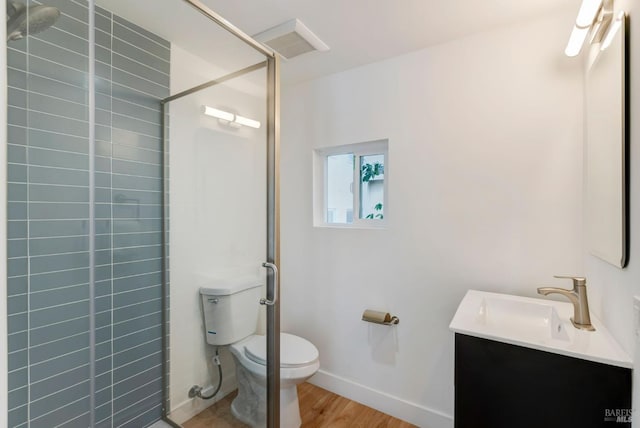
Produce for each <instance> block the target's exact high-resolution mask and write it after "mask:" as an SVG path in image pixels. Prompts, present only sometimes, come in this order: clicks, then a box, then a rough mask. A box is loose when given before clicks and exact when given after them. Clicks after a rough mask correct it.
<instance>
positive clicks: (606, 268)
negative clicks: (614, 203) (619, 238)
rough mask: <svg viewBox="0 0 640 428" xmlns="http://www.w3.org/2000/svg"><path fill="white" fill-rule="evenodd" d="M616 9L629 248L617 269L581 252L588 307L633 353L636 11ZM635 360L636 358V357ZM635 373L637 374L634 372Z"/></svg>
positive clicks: (626, 5) (637, 403)
mask: <svg viewBox="0 0 640 428" xmlns="http://www.w3.org/2000/svg"><path fill="white" fill-rule="evenodd" d="M615 6H616V9H624V10H625V11H627V14H628V15H629V21H628V22H629V25H630V29H629V42H628V43H629V47H630V48H629V53H630V55H629V56H630V57H629V61H630V68H629V82H628V84H629V85H630V86H629V97H630V100H631V106H630V109H631V110H630V120H629V126H630V130H631V134H630V150H629V153H630V161H629V169H630V192H629V193H630V198H629V203H630V212H629V215H630V228H629V229H630V230H629V233H630V249H629V264H628V266H627V267H626V268H625V269H619V268H616V267H614V266H612V265H609V264H607V263H606V262H604V261H602V260H600V259H598V258H596V257H594V256H591V255H589V254H588V253H587V252H586V251H585V274H586V276H587V281H588V285H587V286H588V290H589V308H590V309H591V310H592V311H593V312H594V313H595V314H596V315H597V316H598V317H599V318H600V319H602V321H603V322H604V323H605V325H606V326H607V327H608V328H609V330H610V331H611V332H612V333H613V334H614V336H615V337H616V339H618V341H619V342H620V343H621V344H622V345H623V347H624V348H625V349H626V351H627V352H628V353H629V354H630V355H633V354H634V353H637V352H638V351H637V350H636V342H635V340H636V339H634V319H633V296H634V295H640V264H639V263H638V260H639V259H638V254H639V253H640V199H639V198H638V195H639V194H640V193H638V189H640V133H639V132H638V128H637V124H640V109H638V100H640V81H638V79H636V78H634V76H637V75H638V73H639V72H640V54H639V53H638V46H640V22H638V21H637V16H635V15H634V13H638V12H639V11H640V8H639V7H638V4H637V2H636V1H634V0H619V1H617V2H616V5H615ZM636 361H637V362H638V363H640V359H639V358H638V356H636ZM636 372H637V371H636ZM633 383H634V388H636V390H634V402H633V408H634V414H633V419H634V422H633V426H636V427H640V420H639V418H638V414H637V410H638V409H640V377H639V376H638V375H635V376H634V382H633Z"/></svg>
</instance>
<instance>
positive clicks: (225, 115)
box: [202, 106, 261, 129]
mask: <svg viewBox="0 0 640 428" xmlns="http://www.w3.org/2000/svg"><path fill="white" fill-rule="evenodd" d="M202 112H203V113H204V114H206V115H207V116H211V117H215V118H216V119H218V120H219V121H220V122H221V123H224V124H225V125H229V126H232V127H234V128H239V127H240V126H241V125H244V126H248V127H250V128H255V129H258V128H260V125H261V123H260V122H259V121H257V120H254V119H249V118H248V117H244V116H240V115H237V114H233V113H229V112H228V111H224V110H220V109H217V108H213V107H209V106H202Z"/></svg>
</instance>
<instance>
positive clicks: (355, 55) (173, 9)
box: [98, 0, 580, 84]
mask: <svg viewBox="0 0 640 428" xmlns="http://www.w3.org/2000/svg"><path fill="white" fill-rule="evenodd" d="M202 1H203V2H204V3H205V4H206V5H208V6H209V7H210V8H211V9H213V10H215V11H216V12H217V13H219V14H220V15H222V16H223V17H224V18H226V19H227V20H228V21H229V22H231V23H232V24H234V25H235V26H236V27H238V28H240V29H241V30H242V31H244V32H245V33H247V34H249V35H253V34H256V33H259V32H261V31H263V30H266V29H268V28H270V27H273V26H275V25H278V24H280V23H282V22H284V21H287V20H289V19H292V18H298V19H300V20H301V21H302V22H304V23H305V24H306V25H307V27H309V29H310V30H311V31H313V32H314V33H315V34H316V35H317V36H318V37H320V39H322V40H323V41H324V42H325V43H327V44H328V45H329V47H330V48H331V50H330V51H329V52H313V53H308V54H304V55H301V56H299V57H296V58H293V59H291V60H289V61H283V66H282V74H281V77H282V81H283V83H285V84H286V83H294V82H299V81H303V80H307V79H312V78H316V77H320V76H324V75H327V74H331V73H336V72H339V71H343V70H347V69H350V68H353V67H357V66H360V65H364V64H368V63H372V62H376V61H381V60H384V59H386V58H391V57H394V56H397V55H401V54H404V53H407V52H411V51H414V50H417V49H421V48H425V47H427V46H431V45H435V44H439V43H443V42H446V41H449V40H453V39H456V38H460V37H464V36H467V35H470V34H473V33H477V32H482V31H486V30H489V29H492V28H495V27H498V26H503V25H508V24H513V23H517V22H522V21H525V20H528V19H532V18H536V17H541V16H544V15H547V14H550V13H553V12H554V11H559V10H566V9H567V8H575V10H576V13H577V10H578V8H579V6H580V0H484V1H480V0H437V1H436V0H233V1H230V0H202ZM98 4H99V5H101V6H103V7H106V8H108V9H110V10H112V11H113V12H115V13H117V14H119V15H121V16H123V17H125V18H127V19H129V20H132V21H133V22H135V23H137V24H138V25H140V26H142V27H145V28H147V29H149V30H150V31H153V32H155V33H157V34H159V35H161V36H163V37H165V38H167V39H168V40H170V41H172V42H175V43H177V44H179V45H180V46H182V47H183V48H185V49H188V50H191V51H192V52H194V53H197V54H199V55H202V56H203V57H205V58H208V59H209V60H210V61H220V62H225V64H223V65H222V68H224V69H227V70H232V71H233V69H234V68H235V69H238V68H241V67H243V66H247V65H250V64H253V63H254V62H256V61H255V59H256V58H259V55H258V56H256V55H255V54H253V53H252V52H250V50H246V49H244V48H242V47H241V46H240V45H241V43H239V41H237V40H234V38H233V37H229V36H228V35H226V34H223V33H221V32H220V31H219V30H218V29H215V28H213V27H212V25H213V24H211V22H209V21H207V20H206V19H205V18H204V17H202V16H201V15H199V14H198V13H196V12H194V10H193V9H192V8H190V7H188V6H186V3H185V2H183V1H180V0H136V1H131V0H99V1H98ZM160 5H162V6H160ZM571 25H572V23H571V22H567V36H568V35H569V32H570V30H571ZM216 40H218V42H217V43H216ZM558 43H559V44H563V43H564V40H559V41H558ZM222 45H225V46H222ZM214 50H217V53H215V54H213V55H211V53H212V51H214ZM221 51H222V52H224V55H223V54H221ZM245 52H246V53H245ZM221 58H224V61H222V60H221Z"/></svg>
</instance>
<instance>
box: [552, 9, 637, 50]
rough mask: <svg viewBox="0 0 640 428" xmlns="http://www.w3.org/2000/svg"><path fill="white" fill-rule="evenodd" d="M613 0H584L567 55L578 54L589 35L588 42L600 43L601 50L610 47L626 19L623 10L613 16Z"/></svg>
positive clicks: (567, 48)
mask: <svg viewBox="0 0 640 428" xmlns="http://www.w3.org/2000/svg"><path fill="white" fill-rule="evenodd" d="M613 1H614V0H582V5H581V6H580V10H579V11H578V17H577V18H576V22H575V24H574V26H573V30H572V31H571V36H570V37H569V43H567V47H566V49H565V50H564V53H565V55H567V56H570V57H573V56H577V55H578V54H579V53H580V51H581V50H582V46H583V45H584V44H585V40H587V36H589V41H588V42H587V44H589V43H590V44H596V43H599V44H600V50H601V51H603V50H605V49H606V48H607V47H609V45H610V44H611V41H612V39H613V37H614V36H615V35H616V33H617V32H618V30H619V29H620V26H621V25H622V21H623V20H624V19H625V12H624V11H622V10H621V11H619V12H618V14H617V15H616V17H615V18H613Z"/></svg>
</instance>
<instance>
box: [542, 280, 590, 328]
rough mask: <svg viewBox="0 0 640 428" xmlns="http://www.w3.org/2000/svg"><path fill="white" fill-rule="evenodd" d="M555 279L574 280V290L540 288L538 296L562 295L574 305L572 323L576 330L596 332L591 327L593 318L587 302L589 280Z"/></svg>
mask: <svg viewBox="0 0 640 428" xmlns="http://www.w3.org/2000/svg"><path fill="white" fill-rule="evenodd" d="M554 278H562V279H571V280H573V290H565V289H564V288H555V287H541V288H538V294H542V295H544V296H546V295H548V294H553V293H558V294H562V295H563V296H565V297H566V298H568V299H569V300H571V303H573V317H572V318H571V323H572V324H573V326H574V327H575V328H579V329H580V330H588V331H595V328H594V327H593V325H591V317H590V316H589V302H588V301H587V278H583V277H580V276H558V275H556V276H554Z"/></svg>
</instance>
